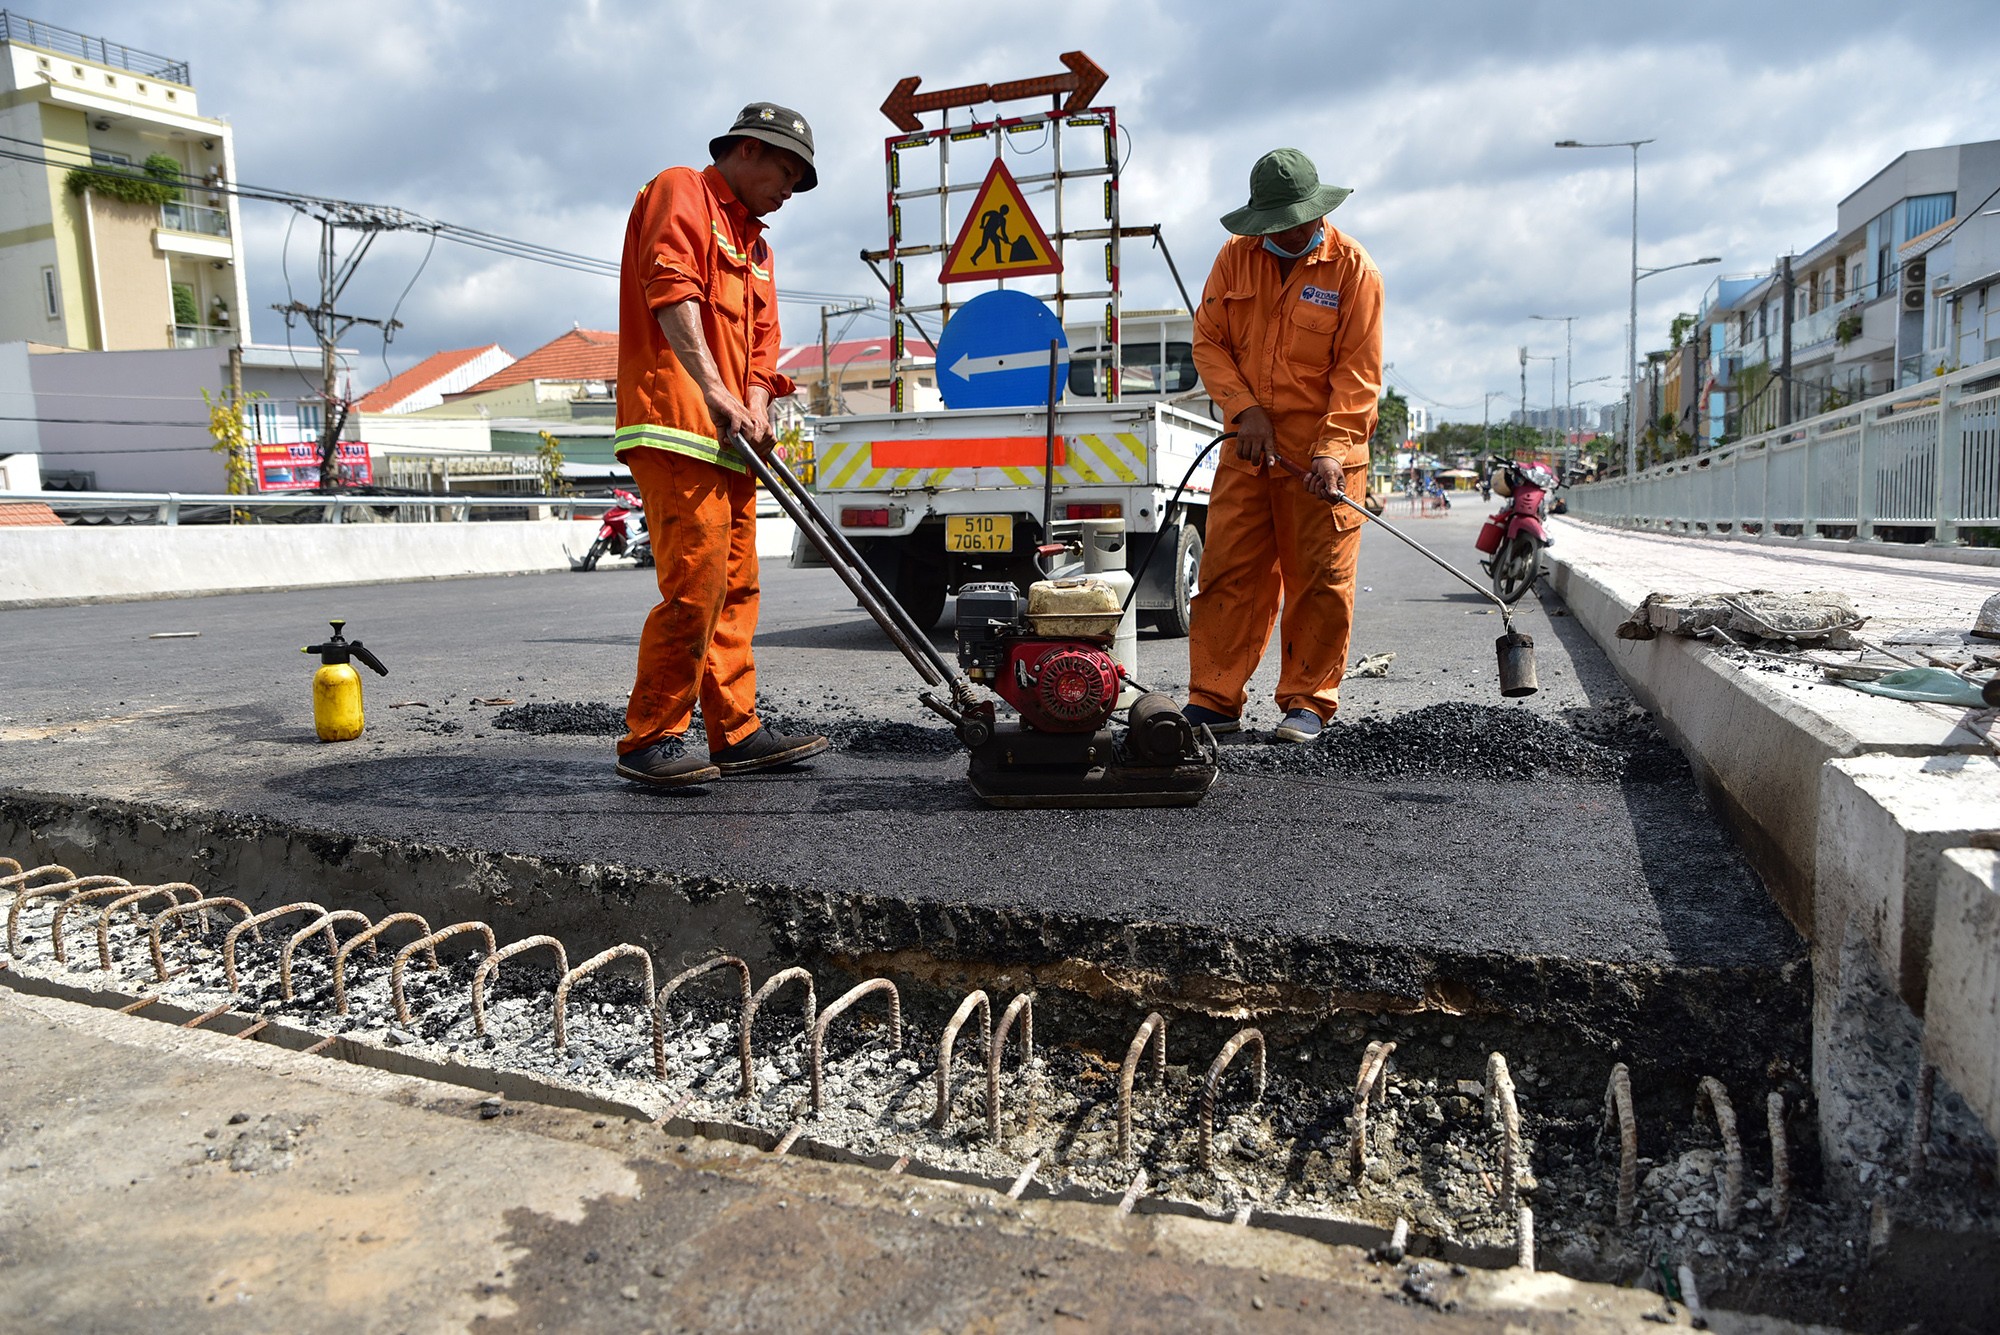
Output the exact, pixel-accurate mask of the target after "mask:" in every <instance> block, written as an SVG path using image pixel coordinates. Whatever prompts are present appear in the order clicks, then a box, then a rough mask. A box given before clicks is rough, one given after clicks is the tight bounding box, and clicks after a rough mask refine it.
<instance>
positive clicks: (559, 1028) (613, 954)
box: [555, 942, 660, 1052]
mask: <svg viewBox="0 0 2000 1335" xmlns="http://www.w3.org/2000/svg"><path fill="white" fill-rule="evenodd" d="M626 959H635V960H637V961H639V967H640V969H641V970H642V971H643V973H644V975H645V979H646V989H645V991H644V992H642V993H640V995H641V996H643V997H645V998H646V1004H645V1005H644V1006H643V1007H642V1008H643V1009H644V1010H645V1011H646V1013H647V1014H648V1015H649V1016H650V1017H651V1018H652V1021H653V1044H654V1046H655V1047H658V1046H659V1043H660V1014H659V1012H658V1011H656V1010H654V1009H653V1007H652V1005H651V1002H652V1000H653V957H652V956H651V955H649V954H647V953H646V948H645V947H644V946H635V945H632V944H630V943H629V942H628V943H625V944H621V945H616V946H613V947H611V949H609V950H600V951H598V952H597V953H596V954H595V955H592V956H591V957H590V958H589V959H587V960H585V961H584V962H583V963H581V964H579V965H577V966H576V967H575V968H574V969H571V970H570V971H569V972H568V973H566V974H564V975H563V976H562V981H561V982H560V983H557V984H556V1007H555V1046H556V1051H557V1052H561V1051H562V1050H563V1049H564V1048H566V1047H568V1046H569V1028H568V1017H567V1015H566V1012H567V1011H568V1009H569V990H570V988H571V987H573V986H574V985H575V984H576V980H577V979H579V978H582V977H584V976H585V975H587V974H592V973H595V972H597V970H599V969H601V968H603V967H604V966H605V965H607V964H609V963H611V962H612V961H613V960H626Z"/></svg>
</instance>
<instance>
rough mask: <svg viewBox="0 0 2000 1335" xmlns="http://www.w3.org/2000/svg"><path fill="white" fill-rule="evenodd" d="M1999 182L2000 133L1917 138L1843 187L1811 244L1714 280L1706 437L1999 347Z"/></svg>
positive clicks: (1702, 394) (1912, 377)
mask: <svg viewBox="0 0 2000 1335" xmlns="http://www.w3.org/2000/svg"><path fill="white" fill-rule="evenodd" d="M1996 190H2000V140H1986V141H1982V142H1980V143H1971V144H1951V145H1946V146H1944V147H1942V148H1924V149H1914V150H1912V151H1910V152H1908V153H1904V154H1902V155H1901V156H1899V157H1897V158H1896V159H1895V160H1894V161H1893V162H1891V163H1889V164H1888V165H1887V166H1885V167H1883V168H1882V169H1881V170H1880V171H1878V172H1876V173H1875V174H1874V175H1873V176H1872V177H1870V178H1869V179H1868V180H1867V182H1865V183H1864V184H1863V185H1861V186H1860V187H1859V188H1858V189H1856V190H1855V191H1853V192H1852V193H1851V194H1849V195H1848V196H1847V197H1846V198H1844V199H1842V200H1841V201H1840V204H1839V207H1838V210H1837V216H1836V227H1835V229H1834V231H1833V232H1832V233H1831V234H1829V235H1828V236H1826V237H1825V238H1824V239H1822V240H1821V241H1820V242H1818V243H1817V244H1816V245H1813V246H1811V247H1809V248H1807V249H1806V250H1805V251H1804V252H1802V253H1800V254H1797V255H1791V256H1787V257H1782V258H1780V259H1779V260H1778V261H1777V263H1775V264H1773V265H1772V267H1771V269H1770V270H1769V271H1768V272H1766V273H1760V274H1753V275H1747V276H1744V277H1738V278H1721V279H1717V280H1716V281H1715V282H1714V283H1713V284H1711V285H1710V287H1709V290H1708V294H1707V297H1706V298H1705V299H1704V301H1703V304H1702V310H1701V315H1700V317H1699V319H1700V324H1699V329H1698V333H1697V337H1698V338H1699V339H1700V340H1701V347H1702V349H1703V351H1704V354H1705V357H1704V360H1705V361H1706V364H1707V371H1706V374H1705V375H1704V376H1703V377H1702V384H1701V386H1700V387H1699V396H1698V397H1699V398H1700V400H1701V404H1700V409H1699V412H1698V417H1699V421H1700V428H1701V429H1700V440H1701V442H1702V443H1703V444H1705V445H1707V444H1714V443H1716V442H1717V441H1721V440H1726V439H1732V438H1735V437H1738V436H1744V435H1751V434H1755V433H1756V432H1759V431H1767V430H1770V429H1771V428H1773V427H1775V426H1778V425H1779V424H1780V423H1781V422H1783V421H1785V420H1788V419H1797V418H1800V417H1808V416H1811V415H1813V414H1815V413H1819V412H1824V411H1826V410H1827V409H1829V408H1834V407H1838V406H1839V405H1840V404H1842V403H1846V402H1853V401H1854V400H1856V399H1860V398H1866V397H1868V396H1869V395H1871V394H1880V393H1884V392H1886V391H1888V390H1891V389H1895V388H1898V387H1900V386H1903V385H1908V384H1910V383H1912V382H1914V381H1916V380H1919V379H1922V378H1923V377H1925V376H1930V375H1935V374H1937V373H1938V372H1939V371H1940V370H1946V369H1950V368H1952V367H1957V366H1970V365H1973V364H1974V363H1977V362H1980V361H1985V360H1989V359H1991V358H1994V357H2000V216H1995V215H1994V214H1993V213H1991V212H1989V210H1990V209H1991V208H1992V205H1993V202H1994V198H1995V192H1996ZM1788 298H1789V299H1788ZM1788 338H1789V345H1790V351H1789V359H1790V360H1789V366H1790V374H1789V376H1787V375H1786V366H1787V360H1786V359H1787V351H1786V345H1787V340H1788ZM1788 386H1789V390H1788Z"/></svg>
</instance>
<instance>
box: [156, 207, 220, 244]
mask: <svg viewBox="0 0 2000 1335" xmlns="http://www.w3.org/2000/svg"><path fill="white" fill-rule="evenodd" d="M160 226H162V227H164V228H166V229H167V230H169V231H173V232H194V233H196V234H198V235H201V236H228V235H229V213H228V211H227V210H224V209H212V208H210V207H208V205H206V204H162V205H160Z"/></svg>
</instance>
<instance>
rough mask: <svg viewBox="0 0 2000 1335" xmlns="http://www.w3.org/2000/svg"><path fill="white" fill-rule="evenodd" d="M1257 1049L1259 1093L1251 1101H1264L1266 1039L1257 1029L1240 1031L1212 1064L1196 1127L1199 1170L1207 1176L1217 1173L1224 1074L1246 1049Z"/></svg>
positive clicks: (1196, 1164) (1197, 1114)
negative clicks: (1217, 1127) (1217, 1117)
mask: <svg viewBox="0 0 2000 1335" xmlns="http://www.w3.org/2000/svg"><path fill="white" fill-rule="evenodd" d="M1247 1044H1255V1045H1256V1047H1257V1092H1256V1094H1254V1095H1253V1096H1252V1097H1251V1102H1252V1103H1255V1102H1256V1101H1257V1100H1258V1099H1261V1098H1263V1097H1264V1080H1265V1065H1264V1060H1265V1059H1264V1035H1263V1033H1262V1032H1261V1031H1259V1030H1256V1029H1239V1030H1237V1031H1236V1034H1235V1036H1234V1037H1233V1038H1231V1039H1230V1040H1229V1041H1228V1042H1227V1043H1224V1044H1223V1045H1222V1051H1221V1052H1218V1053H1216V1054H1215V1060H1214V1061H1213V1062H1211V1063H1210V1064H1209V1067H1208V1076H1207V1078H1206V1079H1204V1080H1203V1081H1202V1082H1201V1102H1200V1106H1199V1108H1198V1110H1197V1112H1196V1118H1197V1120H1196V1125H1195V1167H1197V1168H1198V1169H1200V1170H1201V1171H1202V1172H1204V1173H1208V1172H1213V1171H1214V1170H1215V1094H1216V1090H1217V1089H1218V1088H1219V1087H1220V1086H1221V1084H1222V1073H1223V1072H1224V1071H1227V1070H1228V1069H1229V1063H1230V1062H1232V1061H1235V1060H1236V1054H1237V1053H1238V1052H1241V1051H1242V1050H1243V1048H1244V1046H1245V1045H1247Z"/></svg>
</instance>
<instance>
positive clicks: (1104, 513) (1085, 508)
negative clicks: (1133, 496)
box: [1063, 501, 1125, 519]
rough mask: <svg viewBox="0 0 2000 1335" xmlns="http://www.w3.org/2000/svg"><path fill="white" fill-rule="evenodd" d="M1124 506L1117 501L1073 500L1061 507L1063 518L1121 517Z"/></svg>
mask: <svg viewBox="0 0 2000 1335" xmlns="http://www.w3.org/2000/svg"><path fill="white" fill-rule="evenodd" d="M1124 516H1125V507H1124V506H1123V505H1121V504H1119V503H1118V502H1117V501H1088V502H1073V503H1071V504H1069V505H1065V506H1064V507H1063V518H1064V519H1122V518H1124Z"/></svg>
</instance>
